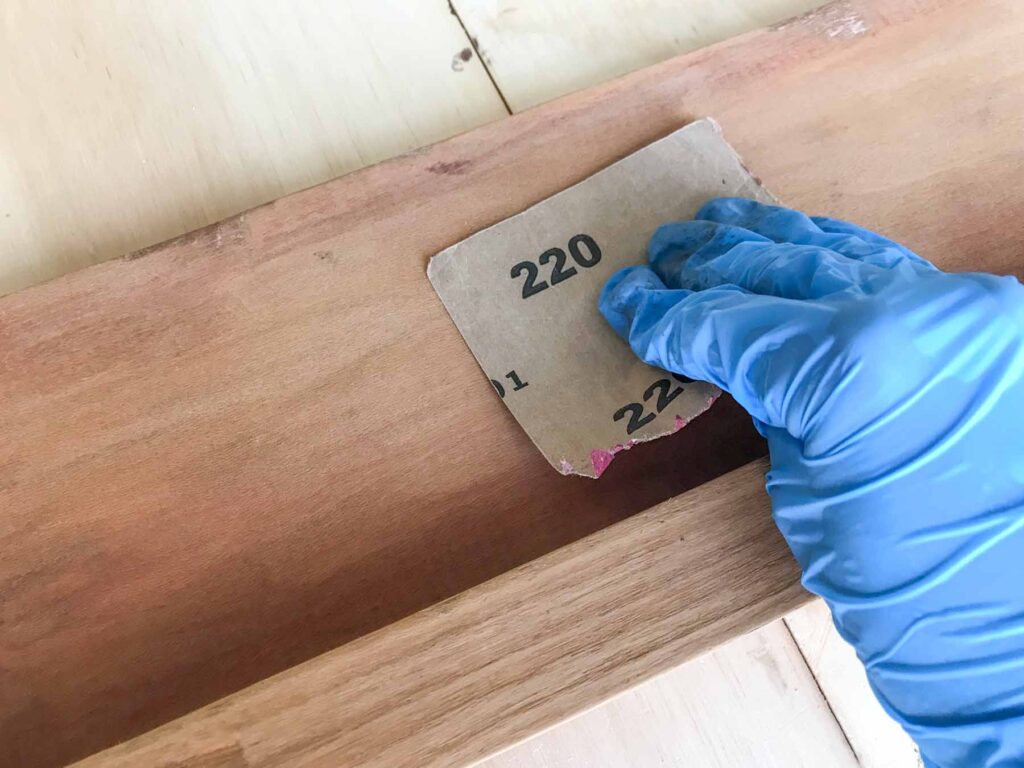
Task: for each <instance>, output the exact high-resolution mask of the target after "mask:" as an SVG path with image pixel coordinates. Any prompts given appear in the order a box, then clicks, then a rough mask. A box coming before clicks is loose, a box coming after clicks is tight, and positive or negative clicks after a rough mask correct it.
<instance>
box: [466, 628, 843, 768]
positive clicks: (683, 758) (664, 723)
mask: <svg viewBox="0 0 1024 768" xmlns="http://www.w3.org/2000/svg"><path fill="white" fill-rule="evenodd" d="M857 764H858V763H857V759H856V758H855V757H854V754H853V752H852V751H851V750H850V745H849V744H848V743H847V741H846V738H845V736H844V735H843V732H842V730H841V729H840V728H839V726H838V724H837V723H836V721H835V719H834V718H833V717H832V713H831V712H830V711H829V708H828V704H827V703H826V702H825V699H824V698H823V697H822V695H821V693H820V691H819V690H818V686H817V684H816V683H815V681H814V677H813V676H812V675H811V673H810V671H809V670H808V668H807V665H806V664H805V663H804V660H803V657H802V656H801V655H800V651H799V650H798V649H797V647H796V644H795V643H794V642H793V638H792V637H791V636H790V634H789V632H788V631H787V630H786V627H785V625H784V624H783V623H782V621H781V620H780V621H776V622H773V623H772V624H769V625H768V626H766V627H764V628H762V629H761V630H759V631H757V632H753V633H751V634H749V635H745V636H743V637H739V638H736V639H735V640H733V641H731V642H729V643H727V644H725V645H723V646H720V647H719V648H717V649H715V651H714V652H713V653H709V654H707V655H705V656H701V657H699V658H697V659H694V660H693V661H690V662H688V663H686V664H684V665H682V666H680V667H678V668H677V669H675V670H673V671H671V672H668V673H666V674H664V675H661V676H659V677H657V678H655V679H654V680H651V681H649V682H647V683H646V684H644V685H642V686H640V687H639V688H636V689H634V690H632V691H629V692H627V693H625V694H622V695H621V696H618V697H616V698H614V699H612V700H611V701H609V702H606V703H605V704H603V705H602V706H600V707H597V708H595V709H592V710H590V711H589V712H586V713H584V714H582V715H579V716H577V717H575V718H573V719H571V720H568V721H566V722H564V723H562V724H561V725H559V726H558V727H556V728H553V729H552V730H550V731H547V732H546V733H542V734H539V735H538V736H535V737H534V738H532V739H530V740H528V741H526V742H523V743H522V744H519V745H517V746H515V747H512V748H511V749H509V750H506V751H505V752H503V753H501V754H499V755H496V756H494V757H492V758H490V759H489V760H486V761H484V762H483V763H481V764H480V765H481V766H483V767H485V768H593V767H595V766H615V767H616V768H619V767H621V768H649V767H650V766H665V768H695V767H696V766H737V768H738V767H739V766H758V768H821V766H830V767H831V768H852V767H853V766H856V765H857Z"/></svg>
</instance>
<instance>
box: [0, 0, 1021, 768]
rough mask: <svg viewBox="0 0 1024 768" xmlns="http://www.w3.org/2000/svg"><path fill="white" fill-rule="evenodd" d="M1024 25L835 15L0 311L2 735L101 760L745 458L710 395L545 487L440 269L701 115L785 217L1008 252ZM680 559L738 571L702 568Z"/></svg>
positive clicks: (777, 547) (87, 275)
mask: <svg viewBox="0 0 1024 768" xmlns="http://www.w3.org/2000/svg"><path fill="white" fill-rule="evenodd" d="M1022 18H1024V8H1021V7H1020V6H1019V4H1017V3H1014V2H1012V0H960V1H959V2H958V1H955V0H954V1H951V2H941V1H940V0H916V1H915V2H905V1H903V0H874V2H872V1H871V0H860V1H859V2H850V3H843V4H841V6H839V7H838V10H837V7H833V8H829V9H826V10H824V11H822V12H820V13H818V14H816V15H813V16H811V17H810V18H808V19H806V20H803V21H800V22H794V23H792V24H789V25H786V26H785V27H783V28H780V29H776V30H768V31H765V32H762V33H758V34H754V35H751V36H748V37H746V38H744V39H741V40H739V41H735V42H732V43H728V44H724V45H722V46H718V47H716V48H713V49H709V50H706V51H701V52H698V53H695V54H691V55H688V56H686V57H683V58H680V59H677V60H673V61H670V62H666V63H665V64H663V65H660V66H657V67H654V68H652V69H650V70H647V71H644V72H641V73H637V74H635V75H633V76H629V77H627V78H624V79H622V80H620V81H617V82H615V83H612V84H609V85H607V86H604V87H602V88H599V89H596V90H594V91H591V92H588V93H584V94H579V95H577V96H573V97H569V98H567V99H564V100H562V101H559V102H555V103H552V104H550V105H547V106H545V107H542V108H540V109H538V110H535V111H532V112H529V113H526V114H523V115H521V116H516V117H513V118H511V119H508V120H505V121H502V122H500V123H496V124H493V125H491V126H488V127H486V128H484V129H481V130H479V131H476V132H474V133H470V134H467V135H465V136H462V137H459V138H457V139H454V140H451V141H449V142H446V143H444V144H440V145H437V146H435V147H433V148H431V149H429V150H425V151H423V152H418V153H414V154H410V155H407V156H404V157H402V158H399V159H397V160H395V161H392V162H389V163H385V164H383V165H381V166H378V167H375V168H372V169H368V170H366V171H362V172H359V173H357V174H355V175H352V176H349V177H346V178H344V179H341V180H339V181H336V182H332V183H330V184H327V185H324V186H321V187H317V188H315V189H311V190H308V191H306V192H303V193H300V194H297V195H294V196H292V197H288V198H284V199H282V200H280V201H278V202H276V203H274V204H272V205H269V206H266V207H263V208H260V209H257V210H255V211H253V212H251V213H249V214H246V215H245V216H242V217H238V218H236V219H233V220H231V221H228V222H225V223H224V224H221V225H218V226H215V227H212V228H209V229H207V230H204V231H201V232H198V233H195V234H193V235H190V236H188V237H185V238H182V239H179V240H177V241H174V242H172V243H169V244H166V245H164V246H162V247H160V248H158V249H155V250H154V251H152V252H151V253H149V254H148V255H145V257H139V258H134V259H132V260H128V261H120V262H116V263H111V264H108V265H102V266H99V267H95V268H92V269H89V270H87V271H85V272H82V273H78V274H76V275H73V276H71V277H69V278H65V279H61V280H58V281H56V282H53V283H50V284H47V285H45V286H42V287H40V288H37V289H32V290H29V291H26V292H24V293H21V294H17V295H14V296H11V297H8V298H6V299H5V300H3V301H2V302H0V349H2V350H3V358H2V359H3V370H2V372H0V373H2V375H0V434H3V435H4V436H5V440H4V442H3V443H2V444H0V510H2V512H0V514H2V518H0V521H2V522H0V551H3V552H4V556H3V558H2V560H0V605H2V611H3V624H2V626H0V648H2V649H3V665H2V668H0V713H2V714H0V717H2V721H0V742H2V743H4V744H5V746H7V747H8V748H9V750H10V751H11V753H12V754H14V755H15V756H16V757H17V758H18V759H20V761H21V763H22V764H25V765H30V764H33V763H35V764H41V763H46V762H51V763H52V762H55V761H57V760H63V759H67V758H70V757H73V756H76V755H81V754H84V753H87V752H89V751H91V750H94V749H96V748H98V747H101V746H103V745H104V744H109V743H112V742H113V741H116V740H118V739H122V738H125V737H126V736H129V735H131V734H132V733H136V732H138V731H140V730H143V729H146V728H148V727H151V726H153V725H154V724H156V723H158V722H162V721H165V720H167V719H169V718H170V717H173V716H175V715H178V714H181V713H183V712H186V711H188V710H189V709H192V708H194V707H195V706H197V705H199V704H201V703H203V702H206V701H210V700H212V699H214V698H216V697H219V696H221V695H224V694H226V693H229V692H231V691H233V690H237V689H238V688H240V687H242V686H244V685H246V684H249V683H252V682H255V681H257V680H259V679H261V678H263V677H266V676H267V675H268V674H270V673H273V672H276V671H279V670H281V669H284V668H285V667H288V666H290V665H292V664H295V663H297V662H299V661H302V660H304V659H308V658H310V657H312V656H313V655H315V654H317V653H320V652H323V651H325V650H327V649H329V648H331V647H334V646H337V645H339V644H340V643H343V642H345V641H346V640H350V639H352V638H354V637H357V636H359V635H361V634H364V633H365V632H367V631H368V630H370V629H373V628H375V627H380V626H383V625H384V624H387V623H389V622H391V621H393V620H395V619H396V618H398V617H400V616H403V615H407V614H409V613H410V612H412V611H414V610H416V609H419V608H423V607H426V606H427V605H430V604H431V603H434V602H436V601H437V600H439V599H440V598H443V597H445V596H448V595H451V594H454V593H455V592H458V591H460V590H462V589H465V588H467V587H470V586H472V585H473V584H477V583H479V582H481V581H482V580H484V579H486V578H489V577H492V576H495V575H497V574H499V573H502V572H504V571H506V570H508V569H509V568H510V567H512V566H514V565H516V564H518V563H522V562H524V561H526V560H529V559H531V558H533V557H536V556H538V555H540V554H542V553H544V552H546V551H549V550H551V549H553V548H555V547H558V546H560V545H562V544H565V543H567V542H569V541H572V540H574V539H577V538H579V537H581V536H583V535H585V534H586V533H589V532H592V531H594V530H596V529H599V528H601V527H603V526H605V525H607V524H609V523H611V522H613V521H615V520H618V519H621V518H623V517H625V516H628V515H629V514H631V513H633V512H635V511H637V510H639V509H642V508H645V507H648V506H650V505H652V504H654V503H656V502H658V501H660V500H662V499H664V498H666V497H668V496H670V495H672V494H674V493H678V492H680V491H682V490H685V489H686V488H688V487H692V486H694V485H696V484H697V483H699V482H702V481H704V480H707V479H708V478H710V477H713V476H716V475H718V474H721V473H722V472H723V471H725V470H727V469H729V468H731V467H734V466H736V465H738V464H740V463H742V462H744V461H746V460H749V459H750V458H752V457H753V455H755V454H757V453H758V452H759V451H761V450H762V448H761V444H760V443H759V442H758V441H757V440H756V438H754V437H753V435H752V431H751V430H750V429H749V426H748V424H747V421H746V419H745V418H744V417H743V416H742V415H741V414H739V412H738V411H737V410H736V409H735V407H734V406H732V410H731V411H729V410H728V408H726V409H723V408H717V407H716V409H715V411H713V412H712V413H711V414H709V415H708V416H706V417H702V418H701V419H698V420H697V421H696V422H695V423H694V425H692V426H691V427H690V428H688V429H686V430H684V431H683V432H681V433H680V434H679V435H677V436H676V437H675V438H673V439H669V440H665V441H662V442H660V443H656V444H652V445H649V446H642V447H640V448H637V449H635V450H634V451H633V452H631V453H630V454H628V455H626V456H624V457H621V458H620V459H618V460H617V462H616V464H614V465H613V466H612V468H611V469H610V470H609V472H608V474H607V475H606V476H605V477H604V478H603V479H602V480H601V481H599V482H597V483H594V482H589V481H585V480H582V479H580V480H574V479H566V478H562V477H560V476H558V475H557V474H555V473H553V472H551V471H550V470H549V469H548V468H547V466H546V465H545V463H544V462H543V459H542V458H541V457H540V456H539V455H538V454H536V452H535V451H534V450H533V448H532V447H531V446H530V444H529V442H528V440H527V439H526V438H525V436H524V435H523V434H522V433H521V432H520V430H519V429H518V428H517V427H516V425H515V424H514V423H513V422H512V420H511V418H510V417H509V416H508V415H507V413H506V412H505V411H504V409H503V407H502V405H501V404H500V402H499V401H498V400H497V398H496V397H495V396H494V395H493V394H492V393H491V392H490V391H489V389H488V387H487V385H486V382H485V380H484V379H483V377H482V375H481V374H480V372H479V370H478V369H477V367H476V364H475V363H474V361H473V359H472V357H471V355H470V354H469V352H468V351H467V350H466V349H465V347H464V345H463V344H462V342H461V339H460V338H459V336H458V334H457V332H456V331H455V329H454V327H453V326H452V325H451V324H450V322H449V321H448V319H447V317H446V316H445V314H444V310H443V309H442V307H441V305H440V303H439V302H438V301H437V300H436V298H435V297H434V295H433V293H432V292H431V290H430V287H429V285H428V284H427V282H426V279H425V275H424V268H425V263H426V260H427V258H428V257H429V256H430V255H431V254H432V253H434V252H436V251H437V250H440V249H441V248H442V247H444V246H446V245H448V244H450V243H451V242H454V241H455V240H457V239H459V238H461V237H463V236H465V235H467V234H469V233H470V232H472V231H474V230H476V229H479V228H480V227H482V226H484V225H486V224H489V223H491V222H493V221H496V220H499V219H501V218H503V217H505V216H507V215H509V214H511V213H514V212H515V211H517V210H520V209H522V208H523V207H525V206H526V205H527V204H529V203H531V202H534V201H536V200H537V199H539V198H541V197H543V196H545V195H547V194H550V193H553V192H555V191H557V190H558V189H560V188H562V187H564V186H566V185H567V184H570V183H572V182H573V181H576V180H578V179H579V178H581V177H583V176H585V175H586V174H588V173H590V172H592V171H594V170H596V169H597V168H599V167H601V166H603V165H604V164H606V163H607V162H609V161H610V160H612V159H615V158H617V157H620V156H622V155H624V154H625V153H627V152H629V151H630V150H632V149H635V148H637V147H638V146H641V145H643V144H644V143H646V142H648V141H650V140H652V139H654V138H656V137H658V136H660V135H663V134H665V133H667V132H669V131H670V130H672V129H674V128H676V127H678V126H679V125H680V124H682V123H684V122H686V121H687V120H689V119H691V118H693V117H696V116H699V115H703V114H711V115H714V116H715V117H716V118H718V119H719V120H720V122H721V123H722V125H723V127H724V130H725V134H726V136H727V138H728V139H729V140H730V141H731V142H732V143H733V144H734V145H735V146H736V147H737V149H739V151H740V152H741V153H742V154H743V155H744V156H745V158H746V159H747V160H748V161H749V163H750V164H751V166H752V167H753V168H754V169H755V170H756V172H757V173H758V174H759V175H761V176H762V178H763V179H764V181H765V183H766V184H767V185H768V187H769V188H771V189H772V190H773V191H774V192H775V193H777V194H778V195H780V196H781V197H782V198H783V199H785V200H787V201H788V202H790V203H792V204H794V205H797V206H800V207H804V208H810V209H814V210H816V211H827V212H829V213H832V214H834V215H840V216H846V217H848V218H852V219H855V220H858V221H860V222H861V223H863V224H866V225H868V226H874V227H876V228H879V229H882V230H885V231H887V232H888V233H889V234H891V235H893V236H895V237H897V238H899V239H902V240H904V241H906V242H907V243H908V244H909V245H911V246H912V247H915V248H916V249H918V250H919V251H921V252H922V253H923V254H924V255H925V256H927V257H929V258H932V259H934V260H935V261H937V262H938V263H939V264H941V265H942V266H945V267H947V268H960V269H965V268H974V269H988V270H991V271H996V272H1018V273H1019V272H1020V270H1021V252H1020V249H1019V248H1016V247H1014V246H1013V241H1014V239H1015V238H1014V235H1015V234H1019V233H1018V232H1017V231H1016V229H1015V228H1017V227H1019V224H1018V222H1020V221H1022V220H1024V219H1022V216H1021V215H1022V213H1024V193H1022V191H1021V187H1020V185H1019V184H1018V183H1017V176H1018V172H1019V168H1020V167H1021V164H1022V152H1024V149H1022V145H1021V143H1020V141H1019V137H1020V135H1021V128H1022V126H1021V120H1022V115H1024V51H1022V50H1021V46H1020V45H1019V44H1018V41H1019V39H1020V37H1019V35H1020V33H1021V31H1022V27H1024V24H1022ZM716 411H717V412H716ZM752 482H753V481H752ZM757 485H758V486H759V485H760V483H759V482H758V483H757ZM711 518H712V516H711V515H708V524H709V525H711V524H712V521H711ZM744 546H746V542H744V541H742V540H741V539H739V538H738V537H737V539H736V540H735V541H734V542H732V544H730V545H729V546H728V547H722V548H721V552H722V553H728V552H729V551H730V547H740V548H742V547H744ZM759 547H760V548H759V549H758V550H757V551H756V552H751V553H749V554H748V555H747V556H748V557H749V558H750V562H751V563H756V562H757V561H760V560H766V559H768V560H771V559H773V558H775V557H779V556H782V555H785V551H784V550H783V549H781V544H780V543H779V541H778V540H777V539H775V538H773V539H766V540H763V541H761V542H759ZM723 556H724V555H723ZM688 566H689V567H690V568H691V569H700V570H701V571H702V576H703V579H704V582H705V583H706V584H713V585H714V586H715V587H716V588H717V589H727V588H728V585H727V584H726V583H725V582H726V581H727V579H726V578H725V577H724V576H723V575H722V573H721V570H720V563H719V562H718V559H717V558H716V559H714V560H708V561H705V562H702V563H690V564H688ZM663 586H664V589H666V590H670V589H672V585H670V584H665V585H663ZM775 586H776V587H778V586H780V585H775ZM659 588H660V587H659ZM578 589H579V590H580V592H585V590H586V587H585V586H580V585H578ZM666 594H667V593H662V595H661V598H662V599H663V602H662V606H663V607H665V610H669V608H668V607H667V606H668V602H667V600H668V598H667V597H666ZM538 595H540V596H538ZM532 599H536V600H542V599H543V587H540V586H539V587H538V594H535V595H533V596H532ZM715 605H716V606H717V607H718V609H719V610H725V611H729V612H732V614H734V618H733V619H730V620H728V621H727V620H726V617H718V618H717V619H716V620H718V621H719V622H720V623H719V624H717V626H721V627H727V628H728V627H730V626H731V625H730V624H729V621H734V622H736V623H737V625H738V624H740V623H745V622H747V621H748V619H749V617H750V616H752V615H762V614H761V613H760V611H761V609H760V607H759V605H758V604H757V603H756V602H747V601H745V600H744V601H740V602H735V601H720V602H717V603H715ZM783 607H785V606H775V609H778V610H781V609H782V608H783ZM713 619H715V617H711V616H709V617H708V621H711V620H713ZM721 622H724V623H721ZM727 633H728V631H727V630H723V633H722V634H720V635H718V639H721V638H722V637H724V635H725V634H727ZM539 637H540V636H539ZM538 642H540V640H538ZM611 652H613V651H609V653H611ZM665 663H668V662H667V661H666V662H665ZM616 664H617V662H616ZM649 669H650V668H649ZM606 672H609V669H608V667H607V665H606V666H602V665H601V664H596V665H594V666H592V668H591V669H590V672H589V673H588V674H590V675H594V676H597V677H600V676H601V675H603V674H605V673H606ZM519 674H520V675H522V676H523V677H524V679H526V680H527V681H528V680H529V679H530V674H531V666H530V665H529V664H527V663H524V664H523V665H522V666H521V667H520V668H519ZM615 679H617V680H618V683H619V684H622V683H623V682H624V681H623V678H621V677H616V678H615ZM376 680H377V682H376V684H380V685H388V684H389V682H388V681H389V678H387V677H378V678H376ZM367 684H368V685H369V684H370V683H367ZM522 690H523V691H525V690H526V689H522ZM610 691H611V688H609V689H608V690H607V691H603V690H599V689H591V690H590V694H592V695H595V696H596V695H598V694H603V693H607V692H610ZM590 694H588V695H590ZM549 695H551V696H556V695H557V694H556V693H550V694H549ZM394 700H395V701H402V699H401V697H400V696H397V695H396V698H395V699H394ZM521 701H523V702H524V704H523V706H524V707H526V706H527V705H528V704H529V701H530V698H529V695H528V694H527V696H526V698H524V699H522V700H521ZM593 701H595V700H591V701H590V702H589V703H593ZM584 703H585V702H584V701H583V697H581V698H580V699H573V700H572V701H571V704H572V706H582V705H583V704H584ZM396 706H397V705H396ZM571 708H572V707H571V706H569V705H568V704H567V705H565V707H564V712H565V713H567V712H568V711H569V710H570V709H571ZM402 711H403V712H406V713H409V714H410V717H413V715H414V711H413V712H410V711H409V710H402ZM409 722H416V721H415V719H414V718H413V719H412V720H409ZM410 727H411V726H410Z"/></svg>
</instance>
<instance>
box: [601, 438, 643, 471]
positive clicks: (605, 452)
mask: <svg viewBox="0 0 1024 768" xmlns="http://www.w3.org/2000/svg"><path fill="white" fill-rule="evenodd" d="M636 444H637V441H636V440H630V441H629V442H628V443H626V444H625V445H623V444H622V443H619V444H618V445H613V446H612V447H611V448H608V449H605V448H598V449H597V450H594V451H591V452H590V464H591V466H593V467H594V477H600V476H601V473H602V472H604V471H605V470H606V469H608V465H609V464H611V463H612V459H614V458H615V454H617V453H621V452H622V451H628V450H629V449H630V448H632V447H633V446H634V445H636Z"/></svg>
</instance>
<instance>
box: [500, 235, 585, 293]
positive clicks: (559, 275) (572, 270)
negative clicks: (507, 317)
mask: <svg viewBox="0 0 1024 768" xmlns="http://www.w3.org/2000/svg"><path fill="white" fill-rule="evenodd" d="M580 246H584V247H585V248H586V249H587V253H586V254H584V253H583V249H582V248H581V247H580ZM569 255H570V256H572V260H573V261H575V262H576V264H577V265H578V266H580V267H583V268H584V269H589V268H590V267H593V266H594V265H596V264H597V263H598V262H599V261H601V249H600V247H598V245H597V243H596V242H595V241H594V238H592V237H591V236H590V235H574V236H573V237H572V239H571V240H569ZM552 259H554V262H555V263H554V265H553V266H552V268H551V285H558V284H559V283H561V282H564V281H566V280H568V279H569V278H570V277H573V276H574V275H576V274H577V272H576V267H573V266H570V267H569V268H568V269H566V267H565V262H566V255H565V251H563V250H562V249H561V248H548V249H547V250H546V251H544V253H542V254H541V255H540V256H539V257H538V258H537V261H538V262H540V263H541V265H547V264H549V263H551V260H552ZM524 272H525V273H526V281H525V282H524V283H523V298H524V299H528V298H530V297H531V296H535V295H537V294H538V293H540V292H541V291H546V290H547V289H548V288H549V287H550V286H549V285H548V283H546V282H545V281H543V280H541V281H540V282H537V277H538V276H539V275H540V268H539V267H538V266H537V265H536V264H534V263H533V262H532V261H520V262H519V263H518V264H516V265H515V266H514V267H512V271H511V273H510V275H511V277H512V279H513V280H515V279H516V278H518V277H519V276H520V275H521V274H523V273H524Z"/></svg>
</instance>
